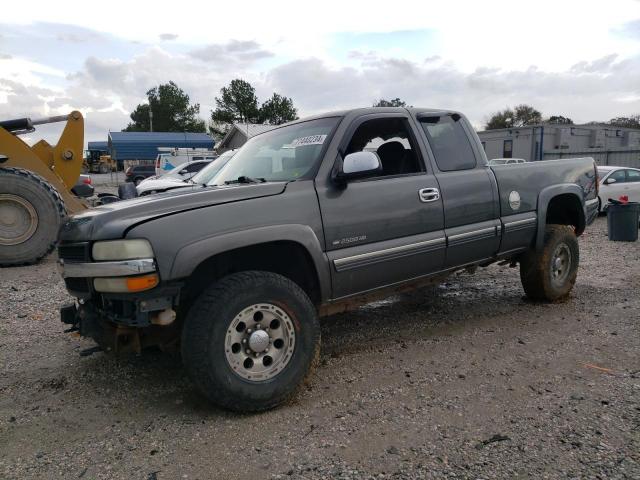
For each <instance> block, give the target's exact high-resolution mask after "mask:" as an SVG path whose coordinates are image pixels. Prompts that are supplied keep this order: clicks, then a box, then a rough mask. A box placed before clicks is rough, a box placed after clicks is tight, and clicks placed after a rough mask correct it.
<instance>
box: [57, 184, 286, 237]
mask: <svg viewBox="0 0 640 480" xmlns="http://www.w3.org/2000/svg"><path fill="white" fill-rule="evenodd" d="M286 185H287V184H286V182H269V183H257V184H240V185H228V186H221V187H201V186H197V185H194V186H193V188H188V187H186V188H180V189H177V190H173V191H169V192H166V193H159V194H155V195H149V196H145V197H138V198H134V199H131V200H123V201H121V202H114V203H109V204H107V205H103V206H100V207H96V208H93V209H90V210H87V211H85V212H82V213H79V214H77V215H73V216H71V217H69V218H68V219H67V221H66V222H64V224H63V225H62V227H61V228H60V236H59V239H60V240H61V241H63V242H74V241H87V240H106V239H114V238H123V237H124V236H125V234H126V232H127V230H129V229H130V228H132V227H134V226H135V225H139V224H141V223H144V222H147V221H149V220H152V219H154V218H158V217H165V216H169V215H176V214H178V213H180V212H184V211H187V210H194V209H198V208H206V207H213V206H216V205H224V204H226V203H231V202H239V201H242V200H249V199H253V198H260V197H268V196H271V195H279V194H281V193H283V192H284V190H285V188H286ZM170 234H171V232H167V235H170Z"/></svg>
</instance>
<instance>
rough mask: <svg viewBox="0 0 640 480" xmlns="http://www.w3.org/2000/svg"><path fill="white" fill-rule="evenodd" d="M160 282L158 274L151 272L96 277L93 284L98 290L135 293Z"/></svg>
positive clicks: (148, 288)
mask: <svg viewBox="0 0 640 480" xmlns="http://www.w3.org/2000/svg"><path fill="white" fill-rule="evenodd" d="M159 282H160V279H159V278H158V274H157V273H151V274H149V275H141V276H139V277H112V278H95V279H94V280H93V286H94V288H95V289H96V290H97V291H98V292H108V293H134V292H142V291H144V290H150V289H152V288H154V287H155V286H157V285H158V283H159Z"/></svg>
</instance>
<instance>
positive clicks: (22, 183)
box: [0, 168, 65, 266]
mask: <svg viewBox="0 0 640 480" xmlns="http://www.w3.org/2000/svg"><path fill="white" fill-rule="evenodd" d="M64 217H65V208H64V202H63V201H62V198H60V195H59V194H58V192H57V191H56V190H55V189H54V188H53V187H52V186H51V185H50V184H49V183H48V182H47V181H46V180H45V179H44V178H42V177H41V176H39V175H36V174H35V173H33V172H30V171H28V170H24V169H21V168H2V169H0V266H9V265H25V264H30V263H35V262H37V261H38V260H40V259H41V258H42V257H44V256H45V255H46V254H48V253H49V252H51V251H52V250H53V248H54V247H55V244H56V240H57V238H58V229H59V228H60V224H61V223H62V219H63V218H64Z"/></svg>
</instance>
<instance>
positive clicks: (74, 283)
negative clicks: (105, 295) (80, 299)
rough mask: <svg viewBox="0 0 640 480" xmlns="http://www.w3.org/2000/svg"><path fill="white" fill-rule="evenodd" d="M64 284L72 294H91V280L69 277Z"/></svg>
mask: <svg viewBox="0 0 640 480" xmlns="http://www.w3.org/2000/svg"><path fill="white" fill-rule="evenodd" d="M64 283H65V285H66V286H67V290H69V291H71V292H84V293H87V292H89V280H88V279H86V278H76V277H68V278H65V279H64Z"/></svg>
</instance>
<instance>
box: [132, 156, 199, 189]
mask: <svg viewBox="0 0 640 480" xmlns="http://www.w3.org/2000/svg"><path fill="white" fill-rule="evenodd" d="M211 162H212V160H197V161H195V162H185V163H183V164H181V165H178V166H177V167H175V168H174V169H173V170H169V172H167V173H165V174H164V175H159V176H157V175H156V176H153V177H149V178H146V179H144V180H143V181H141V182H140V183H139V184H138V185H137V186H136V190H137V192H138V196H140V195H143V194H146V193H154V192H164V191H165V190H168V189H169V188H171V187H172V186H175V185H176V184H178V186H182V185H183V184H184V182H187V181H189V180H190V179H191V178H193V177H194V176H195V175H196V174H197V173H198V172H199V171H200V170H202V169H203V168H205V167H206V166H207V165H209V164H210V163H211Z"/></svg>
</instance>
